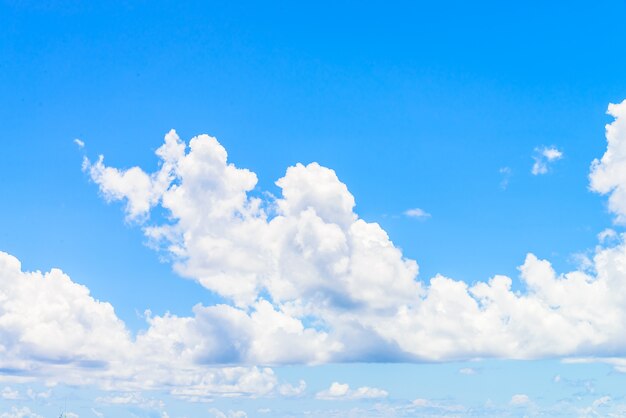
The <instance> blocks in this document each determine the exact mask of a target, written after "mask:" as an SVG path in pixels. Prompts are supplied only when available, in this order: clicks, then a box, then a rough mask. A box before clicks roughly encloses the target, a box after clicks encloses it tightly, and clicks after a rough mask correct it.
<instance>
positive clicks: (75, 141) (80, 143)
mask: <svg viewBox="0 0 626 418" xmlns="http://www.w3.org/2000/svg"><path fill="white" fill-rule="evenodd" d="M74 143H75V144H76V146H77V147H78V148H80V149H83V148H85V143H84V142H83V141H81V140H80V139H78V138H75V139H74Z"/></svg>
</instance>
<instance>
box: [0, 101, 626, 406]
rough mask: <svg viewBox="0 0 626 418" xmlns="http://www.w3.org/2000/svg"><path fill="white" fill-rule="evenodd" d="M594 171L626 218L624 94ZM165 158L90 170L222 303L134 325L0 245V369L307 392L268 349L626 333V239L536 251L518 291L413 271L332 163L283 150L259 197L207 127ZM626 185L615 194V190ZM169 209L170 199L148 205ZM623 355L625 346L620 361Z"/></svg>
mask: <svg viewBox="0 0 626 418" xmlns="http://www.w3.org/2000/svg"><path fill="white" fill-rule="evenodd" d="M609 110H610V113H611V114H612V115H613V116H615V118H616V120H615V121H614V122H613V123H612V124H611V125H609V126H608V127H607V139H608V142H609V145H608V149H607V153H606V154H605V155H604V157H603V158H602V160H600V161H595V162H594V163H593V165H592V170H591V184H592V188H593V189H594V190H596V191H599V192H602V193H610V197H609V202H610V208H611V210H612V211H614V212H615V213H616V214H617V216H618V220H620V219H622V218H621V217H626V204H625V203H623V202H622V201H621V200H623V196H622V194H623V191H622V188H624V187H626V186H625V185H626V177H624V178H622V177H621V173H626V157H624V156H621V157H620V153H623V154H624V155H626V151H624V152H622V151H620V150H622V149H624V150H626V129H624V128H623V127H622V125H623V124H624V123H625V122H624V119H623V117H624V116H625V115H626V102H625V103H622V104H620V105H611V107H610V108H609ZM156 153H157V156H158V158H159V159H160V162H161V163H160V166H159V169H158V170H157V171H156V172H154V173H147V172H145V171H144V170H143V169H141V168H139V167H133V168H130V169H125V170H123V169H118V168H114V167H109V166H107V165H105V164H104V159H103V157H100V158H99V159H98V160H97V161H95V162H91V161H89V160H87V159H86V160H85V162H84V165H83V169H84V170H85V171H86V172H87V173H88V174H89V176H90V177H91V179H92V180H93V181H94V182H95V183H96V184H97V185H98V186H99V188H100V190H101V192H102V194H103V195H104V197H105V198H106V199H108V200H110V201H115V200H123V201H125V210H126V216H127V218H128V220H129V221H130V222H132V223H136V224H138V225H140V226H141V228H142V229H143V231H144V232H145V235H146V236H147V237H148V239H149V240H150V242H151V244H152V245H154V246H155V247H156V248H158V249H160V251H162V252H163V253H165V254H166V255H167V256H168V257H169V259H171V261H172V263H173V266H174V269H175V271H176V272H178V273H179V274H180V275H182V276H185V277H188V278H192V279H194V280H196V281H198V283H200V284H201V285H202V286H204V287H205V288H207V289H208V290H210V291H212V292H215V293H217V294H219V295H221V296H222V297H223V298H224V300H226V301H227V303H223V304H218V305H213V306H202V305H197V306H195V307H194V309H193V315H192V316H189V317H179V316H175V315H171V314H166V315H163V316H148V317H147V324H146V329H145V331H143V332H140V333H139V334H138V335H136V336H133V335H131V334H130V333H129V332H128V330H127V328H126V327H125V325H124V324H123V322H122V321H121V320H120V319H119V318H117V316H116V315H115V312H114V310H113V308H112V306H111V305H110V304H108V303H105V302H100V301H97V300H96V299H94V298H93V297H92V296H91V295H90V293H89V290H88V289H87V288H85V287H84V286H81V285H79V284H77V283H74V282H72V281H71V279H70V278H69V277H67V276H66V275H65V274H63V273H62V272H61V271H60V270H52V271H50V272H48V273H41V272H24V271H22V269H21V266H20V263H19V261H18V260H17V259H16V258H14V257H12V256H10V255H8V254H5V253H0V353H1V355H0V369H1V370H2V371H3V374H4V376H5V378H7V376H11V378H13V379H15V380H18V381H23V380H28V379H35V378H36V379H40V380H41V379H43V380H45V381H47V382H48V383H51V384H53V383H55V382H64V383H70V384H83V383H87V384H97V385H99V386H100V387H103V388H108V389H117V390H127V391H133V390H141V389H150V388H164V387H166V388H167V389H168V390H169V391H170V392H171V393H172V394H174V395H175V396H178V397H181V398H185V399H194V400H202V399H203V397H206V396H210V395H220V394H222V395H228V396H231V395H251V396H258V395H266V394H271V393H276V394H283V393H284V394H289V393H292V394H298V393H301V392H302V390H304V389H303V388H304V386H303V385H304V383H303V382H302V383H300V386H299V387H293V386H290V385H287V384H284V383H282V384H281V382H278V381H277V378H276V376H275V375H274V373H273V371H272V370H271V369H269V368H265V367H259V366H258V365H272V364H285V363H308V364H315V363H323V362H330V361H383V360H384V361H444V360H455V359H468V358H485V357H497V358H516V359H529V358H539V357H544V356H578V357H606V358H608V357H612V358H614V357H620V356H622V355H623V353H624V351H625V350H626V321H624V318H626V244H624V243H623V240H618V242H617V243H616V244H613V245H598V247H597V248H596V253H595V256H594V258H593V263H592V266H591V268H585V269H584V270H581V271H573V272H570V273H566V274H557V273H556V272H555V271H554V269H553V268H552V266H551V265H550V263H549V262H548V261H546V260H540V259H538V258H537V257H536V256H534V255H533V254H528V255H527V256H526V259H525V261H524V263H523V264H522V266H521V267H520V278H521V280H522V284H523V290H522V291H513V290H512V280H511V278H509V277H505V276H494V277H492V278H491V279H489V280H488V281H481V282H477V283H475V284H473V285H468V284H467V283H465V282H463V281H457V280H454V279H451V278H447V277H444V276H441V275H437V276H435V277H433V278H431V279H430V280H429V281H428V282H425V281H420V280H418V266H417V263H416V262H415V261H413V260H410V259H407V258H406V257H404V256H403V254H402V252H401V251H400V249H398V248H397V247H396V246H394V244H393V243H392V242H391V240H390V239H389V236H388V235H387V233H386V232H385V231H384V230H383V229H382V228H381V227H380V226H379V225H378V224H376V223H370V222H366V221H365V220H363V219H360V218H359V216H358V215H357V214H356V213H355V212H354V207H355V200H354V197H353V196H352V194H351V193H350V192H349V190H348V188H347V187H346V185H345V184H343V183H342V182H341V181H340V180H339V179H338V178H337V176H336V174H335V172H334V171H333V170H331V169H328V168H325V167H322V166H320V165H319V164H316V163H311V164H308V165H302V164H297V165H295V166H293V167H289V168H288V169H287V171H286V173H285V176H284V177H282V178H281V179H279V180H278V181H277V182H276V184H277V186H278V187H279V188H280V189H281V196H279V197H265V198H259V197H255V196H258V195H261V196H267V194H265V195H263V194H259V193H256V192H257V191H256V190H255V187H256V184H257V177H256V175H255V174H254V173H252V172H251V171H249V170H246V169H241V168H238V167H236V166H235V165H234V164H232V163H230V162H228V158H227V153H226V150H225V149H224V148H223V147H222V146H221V145H220V144H219V142H218V141H217V140H216V139H215V138H212V137H209V136H207V135H200V136H197V137H195V138H193V139H191V141H190V142H189V144H186V143H185V142H183V141H182V140H181V139H180V138H179V137H178V136H177V134H176V132H174V131H171V132H169V133H168V134H167V135H166V136H165V142H164V144H163V145H162V146H161V147H160V148H159V149H158V150H157V152H156ZM620 199H621V200H620ZM161 209H163V210H164V212H165V213H166V216H165V217H163V216H158V215H155V214H154V212H155V210H158V211H159V213H160V212H162V211H161ZM616 362H617V360H616Z"/></svg>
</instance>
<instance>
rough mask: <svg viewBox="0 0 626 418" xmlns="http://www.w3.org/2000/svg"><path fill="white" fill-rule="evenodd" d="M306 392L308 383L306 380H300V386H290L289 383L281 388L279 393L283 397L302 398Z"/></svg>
mask: <svg viewBox="0 0 626 418" xmlns="http://www.w3.org/2000/svg"><path fill="white" fill-rule="evenodd" d="M305 390H306V382H305V381H304V380H300V382H298V386H293V385H290V384H289V383H284V384H282V385H280V386H279V388H278V393H279V394H281V395H282V396H288V397H292V396H301V395H303V394H304V392H305Z"/></svg>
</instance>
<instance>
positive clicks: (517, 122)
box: [0, 0, 626, 416]
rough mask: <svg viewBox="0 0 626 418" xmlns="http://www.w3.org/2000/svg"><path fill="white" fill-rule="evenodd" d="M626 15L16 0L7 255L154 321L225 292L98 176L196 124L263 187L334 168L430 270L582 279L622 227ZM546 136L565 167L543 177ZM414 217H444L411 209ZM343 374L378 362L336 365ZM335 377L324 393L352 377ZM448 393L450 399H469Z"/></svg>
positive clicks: (621, 8) (3, 64) (605, 10)
mask: <svg viewBox="0 0 626 418" xmlns="http://www.w3.org/2000/svg"><path fill="white" fill-rule="evenodd" d="M625 16H626V3H624V2H623V1H602V2H584V1H575V2H550V3H546V2H539V1H532V2H524V3H511V2H504V3H503V2H496V1H483V2H479V3H471V4H468V3H467V2H461V1H452V2H445V3H444V2H440V3H437V2H397V3H390V2H365V3H362V2H361V3H360V2H314V3H301V2H299V3H287V2H271V3H263V4H260V3H253V2H249V3H236V4H235V3H233V2H185V3H184V4H181V3H180V2H171V1H151V2H148V1H137V2H133V1H122V2H91V3H85V2H80V1H74V0H67V1H45V2H35V1H18V0H11V1H6V0H5V1H1V2H0V22H1V25H0V57H1V59H0V122H1V123H2V140H0V143H1V144H2V146H1V147H0V196H2V198H1V200H2V204H1V205H0V251H5V252H8V253H10V254H12V255H15V256H16V257H18V258H19V259H20V260H21V262H22V263H23V266H24V268H25V269H26V270H42V271H48V270H49V269H50V268H52V267H59V268H61V269H62V270H63V271H65V272H66V273H68V274H69V275H70V276H71V278H72V280H74V281H76V282H78V283H81V284H84V285H86V286H87V287H88V288H89V289H90V291H91V294H92V295H93V296H94V297H95V298H96V299H99V300H103V301H108V302H110V303H111V304H112V305H113V306H114V307H115V311H116V313H117V315H118V316H119V317H120V318H121V319H122V320H123V321H124V322H125V323H126V324H127V325H128V327H129V328H130V329H131V330H132V331H133V332H137V331H139V330H142V329H144V328H145V327H146V325H145V320H144V318H143V316H142V315H143V312H144V311H145V310H146V309H150V310H152V311H153V312H155V313H157V314H164V313H165V312H167V311H169V312H172V313H175V314H179V315H188V314H189V313H190V312H191V308H192V307H193V306H194V305H195V304H197V303H203V304H205V305H210V304H213V303H215V302H216V301H219V300H221V299H220V298H219V297H218V296H216V295H214V294H212V293H211V292H209V291H207V290H206V289H204V288H202V287H201V286H199V285H197V284H196V283H194V282H193V281H191V280H187V279H183V278H181V277H179V276H177V275H176V274H175V273H173V272H172V269H171V266H170V264H168V263H165V262H162V261H160V259H159V254H157V253H156V252H154V251H153V250H152V249H150V248H148V247H147V246H146V245H145V238H144V236H143V235H142V233H141V230H140V228H138V227H137V226H136V225H133V224H132V223H128V222H125V221H124V214H123V209H122V206H121V205H120V204H119V203H111V204H107V203H106V202H105V201H104V199H102V196H101V195H100V193H99V192H98V187H97V185H95V184H94V183H93V182H91V181H90V179H89V178H88V176H87V174H85V173H83V172H82V171H81V163H82V159H83V156H88V157H89V158H90V159H92V160H94V159H96V158H97V156H98V155H99V154H103V155H104V156H105V162H107V163H108V164H110V165H112V166H115V167H126V168H128V167H132V166H135V165H138V166H141V167H142V168H144V169H147V170H151V169H154V168H156V167H157V161H158V160H157V157H156V156H155V155H154V151H155V150H156V148H158V147H159V146H160V145H161V143H162V139H163V136H164V135H165V134H166V133H167V132H168V131H169V130H170V129H176V131H177V132H178V133H179V135H180V136H181V138H182V139H184V140H189V139H190V138H191V137H193V136H195V135H198V134H202V133H207V134H209V135H212V136H215V137H217V139H218V140H219V141H220V143H222V144H223V145H224V147H225V148H226V150H227V151H228V153H229V161H231V162H233V163H235V164H236V165H237V166H238V167H242V168H248V169H250V170H252V171H254V172H255V173H256V174H257V176H258V178H259V183H258V185H257V188H256V189H255V193H262V192H265V191H268V192H271V193H274V194H278V193H279V189H278V188H277V186H276V185H275V184H274V182H275V181H276V180H277V179H278V178H280V177H282V176H283V175H284V173H285V170H286V169H287V167H289V166H291V165H294V164H295V163H297V162H302V163H309V162H313V161H315V162H319V163H320V164H321V165H324V166H327V167H329V168H332V169H333V170H335V171H336V173H337V175H338V176H339V179H340V180H341V181H343V182H344V183H346V185H347V186H348V188H349V190H350V192H351V193H352V194H353V195H354V197H355V200H356V209H355V210H356V213H358V214H359V216H360V217H362V218H363V219H365V220H367V221H371V222H378V223H379V224H380V225H381V226H382V227H383V228H384V229H385V230H386V231H387V233H388V234H389V236H390V238H391V240H392V241H393V242H394V244H396V245H397V246H399V247H400V248H402V250H403V253H404V256H405V257H408V258H411V259H415V260H416V261H417V262H418V264H419V266H420V275H419V278H420V279H421V280H425V281H427V280H429V279H430V278H431V277H433V276H434V275H436V274H437V273H441V274H444V275H446V276H448V277H451V278H454V279H456V280H463V281H465V282H467V283H470V284H471V283H474V282H476V281H484V280H487V279H488V278H490V277H492V276H493V275H495V274H505V275H508V276H510V277H512V278H513V279H514V287H516V286H519V283H518V282H516V281H515V279H516V278H517V276H518V270H517V266H519V265H521V264H522V263H523V262H524V258H525V256H526V254H527V253H528V252H532V253H534V254H536V255H537V256H539V257H541V258H547V259H549V260H550V261H551V262H552V263H553V264H554V266H555V268H556V269H557V271H559V272H567V271H570V270H573V269H575V268H576V267H577V258H576V254H579V253H584V252H589V251H591V250H593V248H594V247H595V245H596V244H597V238H596V236H597V234H598V233H599V232H601V231H602V230H604V229H605V228H608V227H612V228H616V229H618V230H620V228H619V227H615V226H614V225H613V222H612V216H611V215H610V214H609V213H608V211H607V204H606V198H605V197H602V196H600V195H598V194H595V193H593V192H591V191H589V189H588V186H589V180H588V175H589V166H590V164H591V161H592V160H593V159H594V158H599V157H601V156H602V154H603V153H604V151H605V149H606V140H605V137H604V127H605V125H606V124H607V123H609V122H611V120H612V118H610V117H609V116H607V115H606V109H607V105H608V104H609V103H617V102H621V101H622V100H623V99H626V77H624V74H626V54H625V53H624V52H625V51H624V46H623V44H624V39H626V25H624V24H623V22H624V17H625ZM76 138H79V139H80V140H82V141H84V143H85V147H84V149H79V148H78V147H77V146H76V144H75V143H74V142H73V141H74V139H76ZM542 146H546V147H550V146H554V147H556V148H557V149H559V150H561V151H562V152H563V158H562V159H560V160H558V161H554V162H553V163H552V164H551V165H550V169H549V172H548V173H546V174H545V175H533V174H531V167H532V165H533V155H535V153H536V149H537V148H538V147H542ZM504 168H506V170H507V171H508V174H507V173H503V169H504ZM503 181H506V184H505V185H504V184H503ZM413 208H421V209H422V210H424V211H425V212H427V213H428V214H430V216H429V217H427V218H425V219H415V218H411V217H407V216H406V215H405V214H404V212H405V211H407V210H409V209H413ZM544 362H546V363H548V364H549V365H550V366H549V368H554V373H552V374H557V373H561V374H567V373H568V372H567V371H563V370H564V369H567V370H570V371H572V374H575V375H576V377H575V379H579V380H580V381H583V380H585V377H584V376H583V374H584V373H582V374H581V375H578V374H579V372H578V370H582V369H583V368H584V369H585V370H586V371H587V372H588V373H590V374H593V375H594V377H593V378H594V379H601V378H602V377H601V376H604V377H606V376H611V377H610V378H607V379H608V381H610V382H609V383H607V384H606V386H605V387H603V389H602V390H603V391H604V392H603V393H609V392H612V396H613V397H614V399H616V398H617V397H618V396H623V395H624V394H623V393H618V392H619V387H620V385H621V384H622V383H623V381H624V377H623V376H622V375H620V374H617V375H615V374H614V372H612V371H611V369H610V367H608V366H604V365H586V366H581V365H562V364H560V363H558V360H544ZM497 364H498V362H495V365H493V364H492V363H491V362H487V366H486V367H487V368H491V367H493V369H498V367H499V366H498V365H497ZM523 364H525V365H524V366H518V365H517V363H515V364H513V365H511V364H508V365H506V366H503V368H504V369H507V370H509V371H510V370H512V369H516V370H517V372H520V371H522V370H524V369H525V368H526V367H528V369H529V370H530V372H529V375H530V377H528V379H527V381H526V383H525V385H524V386H525V387H529V386H530V387H532V386H533V385H534V383H533V382H534V381H533V377H532V376H533V374H532V373H536V375H537V376H539V375H541V376H542V377H541V379H543V380H541V382H543V383H541V384H539V385H536V386H537V387H540V388H541V387H544V388H548V387H550V388H552V387H553V386H554V384H553V382H551V381H550V380H549V379H550V377H548V376H547V373H546V372H545V371H542V368H543V367H544V365H542V364H537V363H534V362H530V363H523ZM342 367H346V370H347V371H346V372H345V375H346V376H351V375H353V374H357V375H358V373H359V372H358V367H356V366H353V365H349V366H341V365H331V366H324V367H322V368H321V369H319V370H320V373H322V375H323V373H328V375H330V374H332V373H334V372H337V370H339V371H341V369H342ZM371 367H375V366H371ZM411 367H415V369H416V370H418V369H419V370H421V371H423V370H425V373H426V374H427V375H428V376H434V375H436V374H437V373H438V371H437V370H444V369H445V368H446V367H448V371H447V372H450V370H452V369H453V370H454V371H456V370H458V368H459V367H462V366H458V365H453V366H446V365H415V366H411ZM437 367H440V368H439V369H437ZM479 367H480V366H479ZM302 368H303V369H305V367H304V366H302ZM568 368H569V369H568ZM435 369H437V370H435ZM311 370H312V369H311ZM573 370H577V371H573ZM279 373H283V374H284V375H285V376H289V377H290V378H291V377H293V380H294V381H297V380H298V378H297V377H296V376H295V374H294V375H293V376H291V374H290V373H291V372H290V371H289V370H288V368H286V369H285V370H280V371H279ZM302 373H305V374H306V373H313V374H314V373H316V372H312V371H310V370H309V372H302ZM364 373H369V372H364ZM372 373H374V372H372ZM380 373H381V376H382V371H381V372H380ZM296 374H297V373H296ZM323 376H326V375H323ZM403 376H404V377H403V378H402V379H401V382H406V380H404V379H408V377H407V376H408V375H407V374H406V373H405V374H403ZM490 376H500V377H501V375H500V374H498V373H497V372H493V374H491V375H490ZM599 376H600V377H599ZM463 377H466V376H463ZM469 377H470V378H471V377H475V376H469ZM483 378H485V379H487V377H485V375H483ZM312 379H313V380H314V379H315V378H312ZM318 379H320V382H322V381H323V383H320V384H319V386H320V390H321V389H322V388H323V387H328V385H329V383H330V381H332V380H336V379H334V378H333V379H331V378H324V377H322V378H318ZM546 379H548V380H546ZM572 379H574V377H573V378H572ZM344 380H347V379H344ZM358 380H359V379H355V381H354V383H353V384H354V386H359V385H363V384H367V383H368V382H361V381H358ZM366 380H367V379H366ZM497 380H498V379H496V382H494V381H490V382H485V383H484V384H485V386H486V387H489V388H492V389H493V390H494V393H496V392H498V391H500V392H499V393H500V394H499V395H495V396H496V397H499V398H500V401H502V402H504V401H503V400H504V399H505V398H506V397H508V398H510V396H512V395H513V393H508V392H506V391H504V390H503V389H502V388H500V389H498V388H497V387H498V385H499V384H498V383H497ZM388 383H389V382H388ZM535 383H536V382H535ZM369 384H370V386H376V383H375V382H369ZM390 384H391V383H390ZM402 385H403V384H402V383H400V384H399V387H401V386H402ZM351 386H352V385H351ZM443 386H445V385H442V386H441V388H442V389H441V394H440V395H439V397H440V398H443V397H449V396H453V395H454V393H457V394H458V393H461V392H459V391H460V390H461V387H460V386H459V387H458V389H455V388H456V386H454V385H452V386H450V387H449V388H448V389H444V388H443ZM312 387H314V386H312ZM398 390H400V389H398ZM446 390H448V392H449V393H443V392H445V391H446ZM524 390H526V391H528V390H530V389H524ZM550 390H552V389H547V391H548V392H549V391H550ZM455 391H456V392H455ZM520 391H521V389H520ZM505 392H506V393H505ZM565 392H567V391H565ZM565 392H563V393H561V392H558V391H556V392H554V393H548V394H546V397H547V398H549V399H550V402H553V401H557V400H558V399H559V397H560V396H563V397H564V396H566V395H565V394H564V393H565ZM570 392H571V393H574V392H575V391H574V390H572V391H570ZM516 393H517V392H516ZM402 396H407V397H411V396H414V397H415V396H417V394H416V395H409V394H403V395H402ZM424 396H433V397H435V398H437V397H438V396H437V394H436V393H433V394H425V395H424ZM476 396H477V397H476V398H474V399H478V395H476ZM508 398H507V399H508ZM172 402H175V401H172ZM176 402H177V401H176ZM219 402H222V401H219ZM223 402H228V401H223ZM246 402H248V401H246ZM263 402H264V401H259V403H260V404H262V403H263ZM284 402H290V401H284ZM311 402H313V403H314V402H315V401H311ZM477 402H478V401H477ZM478 403H484V400H483V399H480V401H479V402H478ZM255 407H256V406H255ZM259 407H262V406H259ZM311 407H312V408H313V406H311ZM181 408H183V407H181ZM225 408H226V409H229V408H230V407H229V406H228V405H225ZM285 408H286V409H288V408H289V407H288V406H286V407H285ZM183 409H184V408H183ZM135 413H136V412H135ZM142 413H143V412H142ZM81 416H82V415H81ZM129 416H130V415H129ZM146 416H148V415H146ZM172 416H178V415H172ZM250 416H255V414H252V415H250Z"/></svg>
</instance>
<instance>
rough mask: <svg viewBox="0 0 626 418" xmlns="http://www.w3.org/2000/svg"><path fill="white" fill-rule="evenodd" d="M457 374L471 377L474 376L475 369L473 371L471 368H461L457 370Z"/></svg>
mask: <svg viewBox="0 0 626 418" xmlns="http://www.w3.org/2000/svg"><path fill="white" fill-rule="evenodd" d="M459 373H460V374H464V375H467V376H471V375H474V374H476V369H473V368H471V367H463V368H462V369H459Z"/></svg>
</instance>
